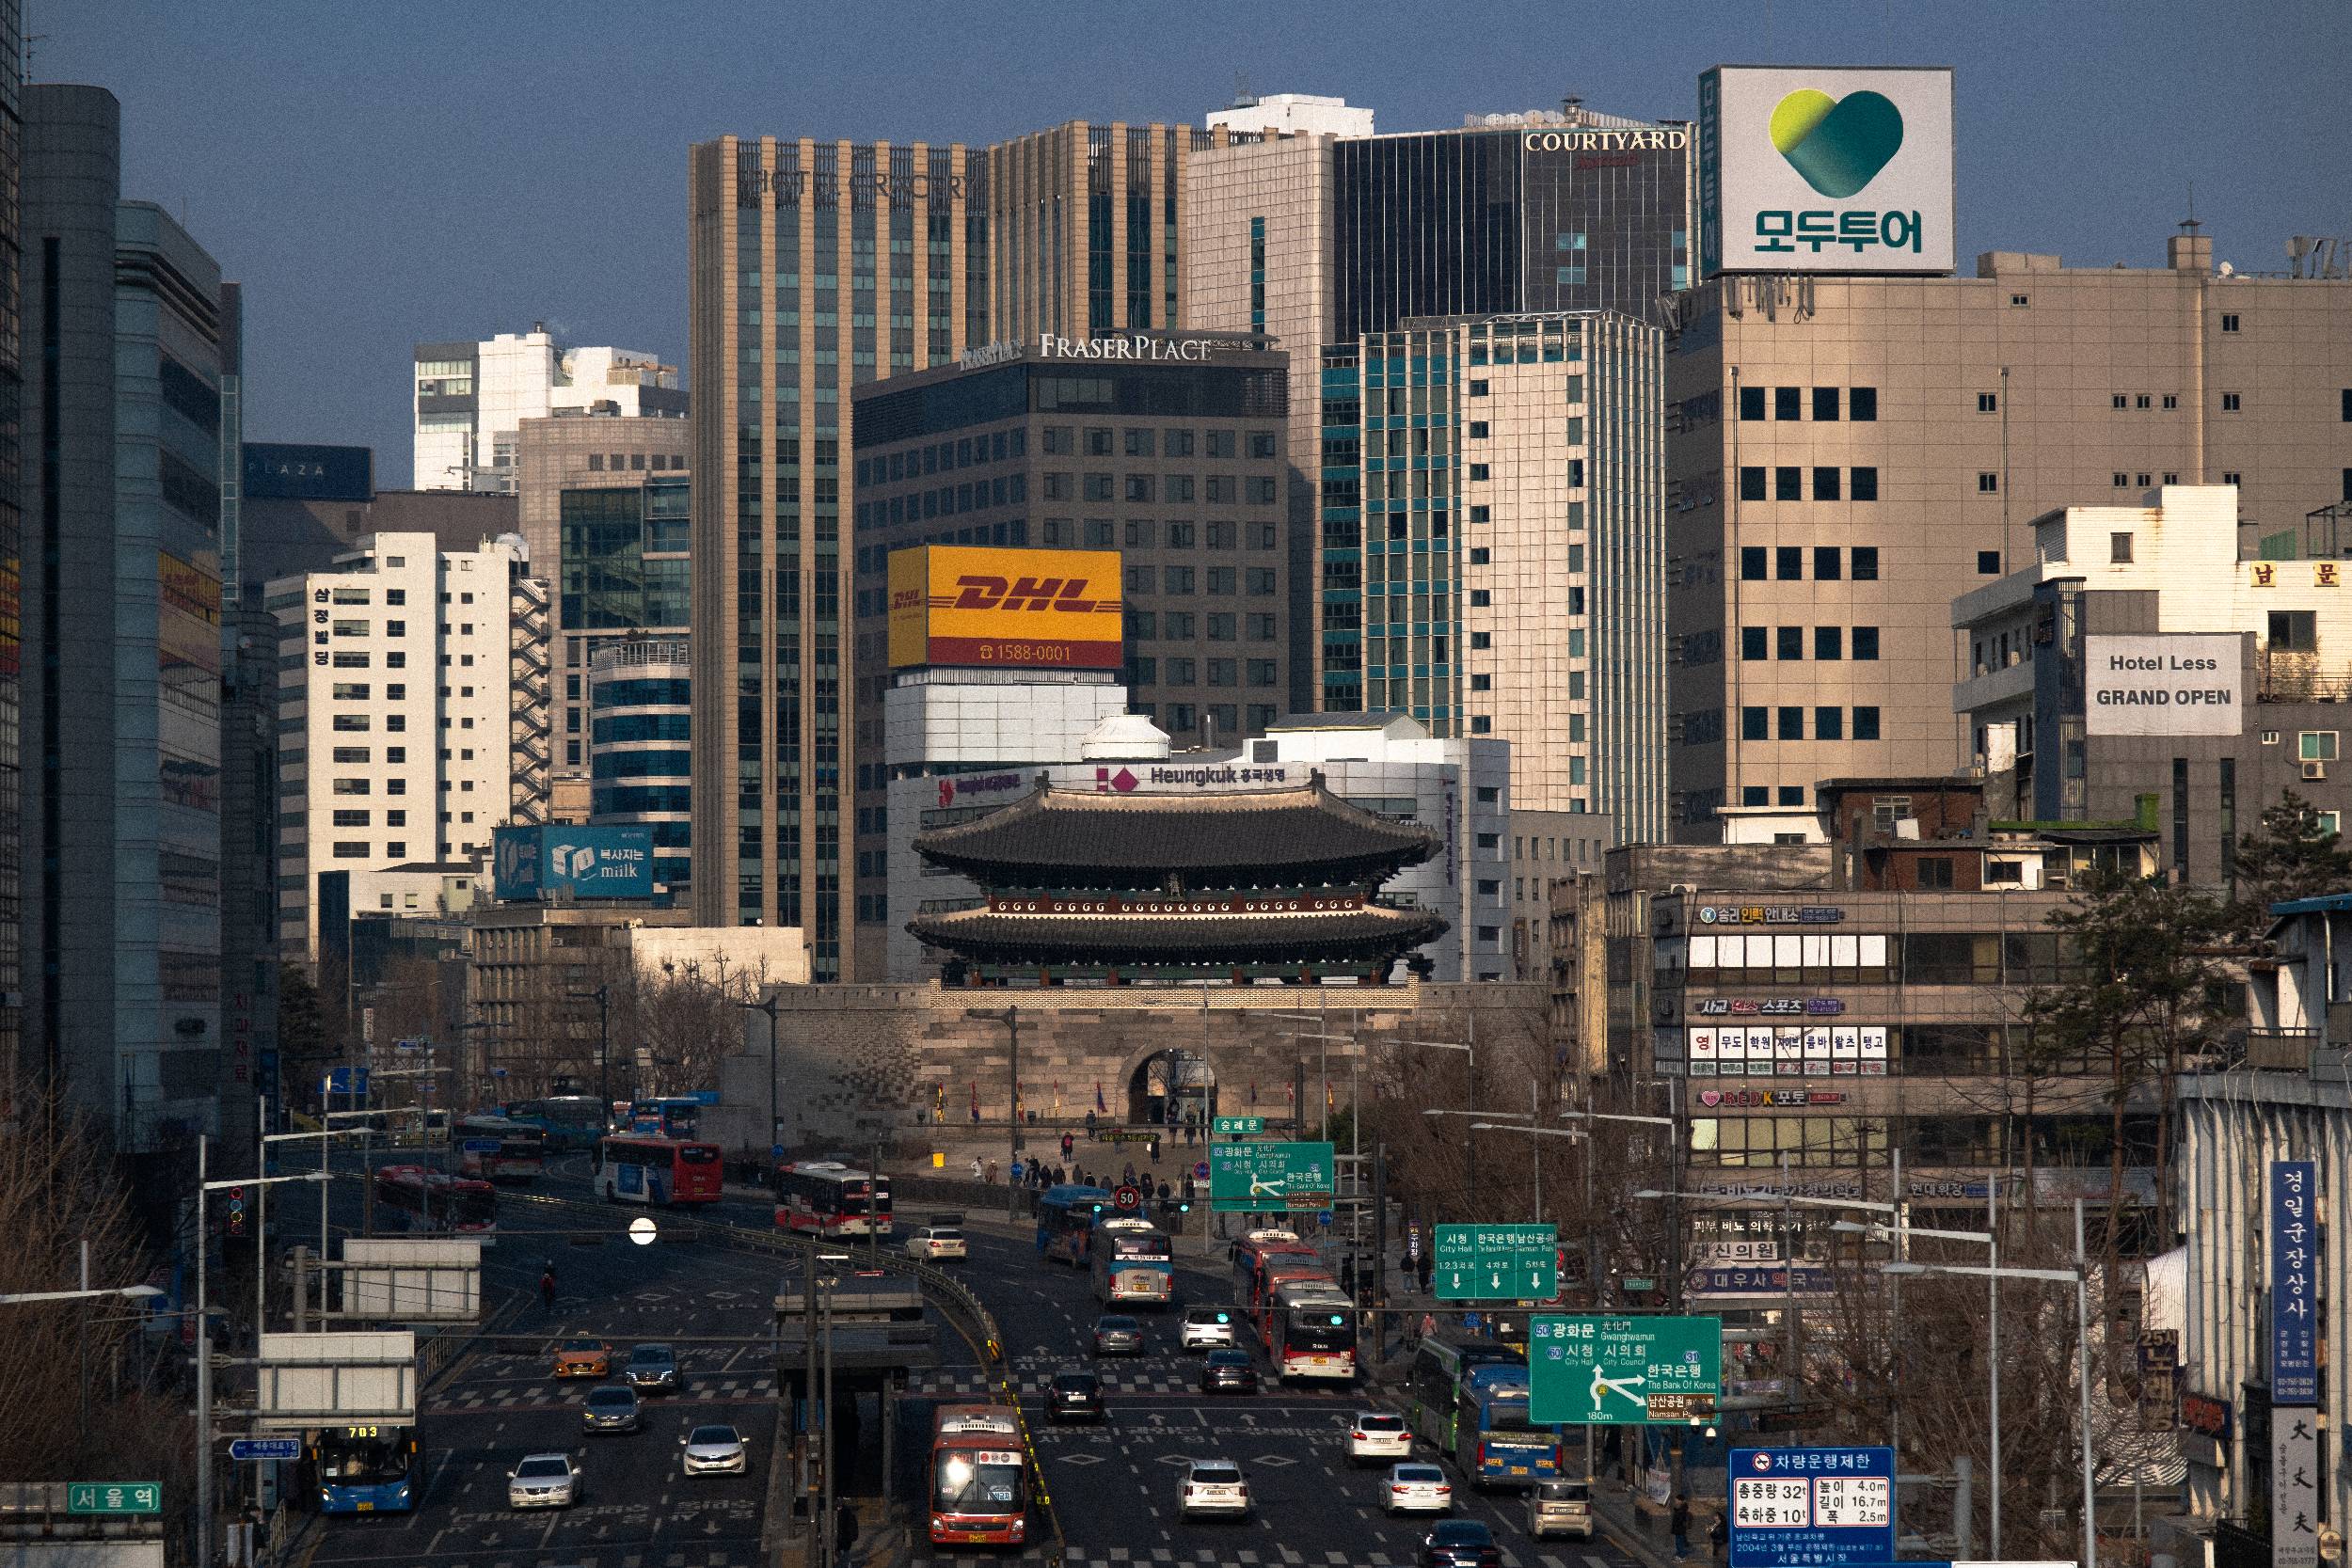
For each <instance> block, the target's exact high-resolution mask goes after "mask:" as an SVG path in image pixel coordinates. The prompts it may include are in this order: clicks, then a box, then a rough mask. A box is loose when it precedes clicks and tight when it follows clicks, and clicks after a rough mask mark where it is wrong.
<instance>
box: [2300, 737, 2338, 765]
mask: <svg viewBox="0 0 2352 1568" xmlns="http://www.w3.org/2000/svg"><path fill="white" fill-rule="evenodd" d="M2295 754H2296V759H2297V760H2299V761H2302V762H2333V761H2335V760H2336V732H2335V731H2334V730H2305V731H2303V732H2301V733H2300V734H2298V735H2297V736H2296V737H2295Z"/></svg>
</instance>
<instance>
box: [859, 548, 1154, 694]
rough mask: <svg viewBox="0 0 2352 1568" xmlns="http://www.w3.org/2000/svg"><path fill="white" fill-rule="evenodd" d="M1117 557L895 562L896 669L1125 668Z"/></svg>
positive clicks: (1041, 553) (939, 553)
mask: <svg viewBox="0 0 2352 1568" xmlns="http://www.w3.org/2000/svg"><path fill="white" fill-rule="evenodd" d="M1119 589H1120V583H1119V552H1118V551H1116V550H1026V549H986V548H979V547H975V546H961V545H923V546H916V547H914V548H913V549H905V550H898V551H897V552H895V553H893V554H892V556H891V558H890V662H891V665H892V667H893V668H897V669H903V668H905V667H907V666H910V665H917V664H946V665H1003V666H1008V667H1010V668H1014V669H1041V670H1115V669H1117V668H1118V667H1119V662H1120V641H1119V639H1120V593H1119Z"/></svg>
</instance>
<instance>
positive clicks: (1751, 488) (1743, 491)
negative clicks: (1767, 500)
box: [1740, 467, 1764, 501]
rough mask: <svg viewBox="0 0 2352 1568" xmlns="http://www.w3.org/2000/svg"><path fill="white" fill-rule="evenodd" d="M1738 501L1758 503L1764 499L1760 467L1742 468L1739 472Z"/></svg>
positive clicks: (1762, 476)
mask: <svg viewBox="0 0 2352 1568" xmlns="http://www.w3.org/2000/svg"><path fill="white" fill-rule="evenodd" d="M1740 499H1741V500H1743V501H1760V500H1762V499H1764V470H1763V468H1762V467H1742V468H1740Z"/></svg>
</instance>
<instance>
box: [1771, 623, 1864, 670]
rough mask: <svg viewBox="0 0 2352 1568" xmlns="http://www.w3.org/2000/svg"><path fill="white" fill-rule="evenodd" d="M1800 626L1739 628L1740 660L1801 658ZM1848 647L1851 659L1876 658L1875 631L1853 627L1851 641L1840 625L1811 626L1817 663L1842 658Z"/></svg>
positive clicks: (1814, 655)
mask: <svg viewBox="0 0 2352 1568" xmlns="http://www.w3.org/2000/svg"><path fill="white" fill-rule="evenodd" d="M1804 641H1805V640H1804V627H1803V626H1741V627H1740V657H1741V658H1743V659H1746V660H1748V661H1750V662H1751V663H1752V662H1754V661H1756V660H1757V659H1764V658H1771V659H1801V658H1803V657H1805V652H1804ZM1849 646H1851V649H1852V654H1851V657H1854V658H1857V659H1864V660H1867V659H1874V658H1876V657H1879V628H1878V627H1876V626H1855V627H1853V628H1851V638H1850V637H1849V633H1848V628H1846V627H1844V626H1815V627H1814V628H1813V657H1815V658H1816V659H1820V660H1825V661H1826V660H1833V659H1841V658H1845V657H1849V656H1848V654H1847V649H1848V648H1849Z"/></svg>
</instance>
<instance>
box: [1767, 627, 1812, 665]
mask: <svg viewBox="0 0 2352 1568" xmlns="http://www.w3.org/2000/svg"><path fill="white" fill-rule="evenodd" d="M1773 642H1774V644H1775V646H1774V649H1773V655H1774V657H1778V658H1783V659H1792V658H1798V659H1801V658H1803V657H1804V627H1803V626H1780V627H1776V628H1775V635H1774V637H1773Z"/></svg>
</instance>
